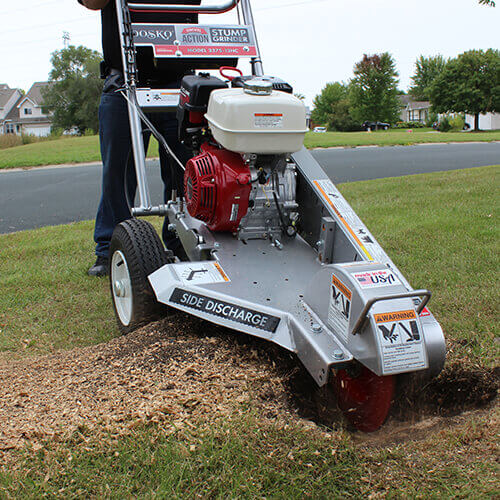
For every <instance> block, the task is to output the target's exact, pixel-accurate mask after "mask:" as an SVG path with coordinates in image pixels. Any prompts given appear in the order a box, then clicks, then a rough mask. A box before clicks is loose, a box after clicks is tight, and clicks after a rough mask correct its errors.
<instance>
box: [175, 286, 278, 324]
mask: <svg viewBox="0 0 500 500" xmlns="http://www.w3.org/2000/svg"><path fill="white" fill-rule="evenodd" d="M170 302H172V303H174V304H179V305H181V306H184V307H189V308H190V309H195V310H197V311H201V312H203V313H206V314H210V315H212V316H218V317H219V318H224V319H227V320H230V321H234V322H236V323H240V324H242V325H246V326H250V327H252V328H256V329H258V330H264V331H265V332H270V333H274V332H275V331H276V329H277V328H278V325H279V322H280V318H278V317H276V316H272V315H270V314H267V313H264V312H260V311H255V310H253V309H249V308H247V307H242V306H238V305H236V304H230V303H229V302H224V301H222V300H219V299H214V298H212V297H207V296H205V295H200V294H199V293H194V292H188V291H186V290H181V289H180V288H176V289H175V290H174V291H173V292H172V295H171V297H170Z"/></svg>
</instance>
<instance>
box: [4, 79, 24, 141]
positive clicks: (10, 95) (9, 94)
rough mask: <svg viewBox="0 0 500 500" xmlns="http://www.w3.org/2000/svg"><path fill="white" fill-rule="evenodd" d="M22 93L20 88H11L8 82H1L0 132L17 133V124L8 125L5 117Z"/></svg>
mask: <svg viewBox="0 0 500 500" xmlns="http://www.w3.org/2000/svg"><path fill="white" fill-rule="evenodd" d="M22 95H23V94H22V92H21V91H20V90H19V89H11V88H10V87H9V86H8V85H7V84H5V83H0V134H8V133H15V126H14V127H12V126H11V125H10V124H9V125H8V126H6V121H5V119H6V118H7V115H8V114H9V112H10V111H11V110H12V108H13V107H14V106H15V104H16V103H17V102H18V101H19V100H20V98H21V97H22ZM7 123H9V122H7Z"/></svg>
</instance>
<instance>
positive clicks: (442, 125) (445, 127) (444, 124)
mask: <svg viewBox="0 0 500 500" xmlns="http://www.w3.org/2000/svg"><path fill="white" fill-rule="evenodd" d="M437 129H438V130H439V131H440V132H449V131H450V130H451V124H450V118H449V117H448V116H444V117H443V118H441V121H440V122H439V124H438V127H437Z"/></svg>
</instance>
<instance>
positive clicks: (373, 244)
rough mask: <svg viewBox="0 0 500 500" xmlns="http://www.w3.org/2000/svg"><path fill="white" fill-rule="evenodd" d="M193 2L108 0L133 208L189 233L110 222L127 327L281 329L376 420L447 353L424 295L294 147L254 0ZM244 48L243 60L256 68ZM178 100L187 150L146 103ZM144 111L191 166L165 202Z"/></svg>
mask: <svg viewBox="0 0 500 500" xmlns="http://www.w3.org/2000/svg"><path fill="white" fill-rule="evenodd" d="M186 3H187V0H186ZM193 3H195V5H193V4H185V5H181V4H161V5H158V4H154V5H152V4H148V3H146V2H144V3H131V2H129V3H128V5H127V4H126V2H125V0H117V2H116V7H117V17H118V22H119V26H120V37H121V48H122V57H123V63H124V68H125V85H124V87H123V88H122V89H119V91H120V92H122V94H123V95H124V97H125V98H126V99H127V101H128V109H129V116H130V126H131V132H132V143H133V144H132V145H133V158H134V163H135V171H136V176H137V182H138V199H139V203H138V206H136V207H135V208H133V209H132V214H133V215H134V216H147V215H160V216H164V217H166V218H167V220H168V224H169V225H168V228H169V229H170V230H171V231H175V233H176V234H177V236H178V238H179V240H180V242H181V244H182V251H181V252H176V253H177V255H181V254H182V260H180V259H179V258H178V257H176V256H174V255H173V253H172V252H170V251H167V250H165V248H164V246H163V244H162V242H161V240H160V238H159V237H158V235H157V233H156V231H155V230H154V229H153V226H152V225H151V224H149V223H148V222H146V221H144V220H143V219H137V218H132V219H130V220H127V221H125V222H122V223H121V224H120V225H118V226H117V228H116V229H115V232H114V234H113V239H112V242H111V251H110V257H111V258H110V281H111V292H112V297H113V304H114V308H115V312H116V317H117V319H118V324H119V327H120V329H121V331H122V332H124V333H127V332H130V331H132V330H133V329H135V328H137V327H138V326H140V325H143V324H145V323H146V322H148V321H149V320H151V319H152V318H153V317H155V316H156V315H157V314H158V313H161V312H162V311H163V312H165V311H166V310H167V309H168V308H174V309H178V310H181V311H184V312H186V313H188V314H192V315H194V316H197V317H199V318H203V319H205V320H207V321H210V322H212V323H217V324H220V325H224V326H226V327H229V328H232V329H233V330H237V331H240V332H245V333H247V334H250V335H254V336H256V337H260V338H262V339H266V340H268V341H270V342H274V343H276V344H278V345H280V346H282V347H283V348H285V349H288V350H289V351H292V352H294V353H295V354H296V355H297V357H298V358H299V360H300V361H301V362H302V363H303V365H304V366H305V368H306V369H307V371H308V372H309V373H310V374H311V376H312V377H313V379H314V380H315V381H316V383H317V384H318V386H325V385H327V387H329V388H330V389H331V390H332V391H333V392H334V393H335V397H336V400H337V402H338V405H339V407H340V409H341V410H343V412H344V414H345V416H346V417H347V419H348V420H349V421H350V422H351V423H352V424H353V425H354V426H355V427H356V428H358V429H360V430H362V431H366V432H370V431H374V430H376V429H378V428H379V427H380V426H381V425H382V424H383V422H384V420H385V419H386V417H387V415H388V412H389V409H390V405H391V401H392V399H393V396H394V390H395V383H396V378H397V377H398V376H401V374H412V373H415V374H417V373H419V374H421V375H424V376H425V377H431V376H435V375H437V374H438V373H439V372H440V371H441V369H442V367H443V364H444V359H445V343H444V338H443V333H442V330H441V327H440V326H439V324H438V322H437V321H436V319H435V318H434V316H433V315H432V313H431V312H430V311H429V309H428V308H427V303H428V301H429V299H430V296H431V294H430V292H429V291H427V290H414V289H413V288H412V287H411V286H410V284H409V283H408V282H407V281H406V279H405V277H404V276H403V274H402V273H401V272H400V271H399V269H398V268H397V267H396V266H395V265H394V263H393V262H392V261H391V259H390V258H389V257H388V255H387V254H386V253H385V252H384V250H383V249H382V248H381V246H380V245H379V244H378V243H377V241H376V239H375V238H374V237H373V235H372V234H371V233H370V231H369V230H368V229H367V228H366V226H365V225H364V224H363V223H362V221H361V220H360V219H359V217H358V216H357V215H356V214H355V213H354V211H353V210H352V208H351V207H350V206H349V204H348V203H347V202H346V200H345V199H344V197H343V196H342V195H341V194H340V192H339V191H338V189H337V188H336V187H335V186H334V185H333V183H332V182H331V181H330V179H329V178H328V176H327V175H326V174H325V172H324V171H323V169H322V168H321V166H320V165H319V164H318V163H317V162H316V161H315V160H314V158H313V157H312V156H311V154H310V153H309V152H308V151H307V150H306V149H305V148H304V147H303V139H304V134H305V133H306V130H307V127H306V113H305V107H304V105H303V103H302V102H301V100H300V99H298V98H296V97H295V96H294V95H293V93H292V87H291V86H290V85H289V84H288V83H286V82H285V81H283V80H281V79H279V78H277V77H273V76H267V75H265V74H264V70H263V65H262V62H261V58H260V53H259V46H258V43H257V39H256V33H255V27H254V22H253V17H252V10H251V5H250V0H226V1H225V2H223V3H221V4H218V5H214V4H210V5H204V4H203V3H202V4H199V2H196V0H195V1H194V2H193ZM231 9H236V10H237V13H238V21H239V24H235V25H211V24H210V25H206V24H140V23H135V22H134V16H135V15H136V13H138V12H151V11H153V12H155V11H161V12H177V13H178V12H182V13H208V14H217V13H222V12H227V11H228V10H231ZM238 59H249V60H250V66H251V68H252V74H251V75H243V73H242V72H241V71H240V70H238V69H236V67H237V64H238ZM172 68H176V69H177V70H180V71H184V70H185V71H184V72H185V73H188V74H186V76H184V78H183V79H182V83H181V88H180V89H171V88H168V86H167V85H166V84H164V81H165V78H164V77H163V76H162V75H163V74H166V71H169V70H171V69H172ZM193 69H196V70H198V73H195V72H193V71H192V70H193ZM207 70H220V74H221V76H222V78H217V77H215V76H212V75H211V74H209V73H208V72H206V71H207ZM204 71H205V72H204ZM172 111H175V112H176V113H177V118H178V122H179V130H178V135H179V141H181V142H182V143H183V144H184V145H185V146H186V147H187V148H188V149H189V150H190V151H191V152H192V155H191V158H190V159H189V160H188V161H187V163H185V164H184V163H183V162H182V161H180V160H179V158H176V157H175V155H173V152H172V151H171V149H170V146H169V145H168V144H167V143H166V141H165V139H164V138H163V137H162V136H161V135H160V134H159V133H158V132H157V131H156V130H155V129H154V127H153V126H152V125H151V123H150V122H149V120H148V119H147V116H146V112H148V113H150V112H172ZM141 122H142V123H144V124H145V126H146V128H149V129H150V130H151V131H152V133H153V134H154V135H155V136H156V137H157V138H158V140H159V142H160V144H161V145H162V147H164V148H165V150H167V151H169V154H170V155H171V156H172V158H174V160H175V162H176V165H177V166H178V168H182V169H183V170H184V185H183V192H184V194H183V196H180V195H179V193H181V192H182V189H180V187H179V186H174V188H175V189H174V191H173V193H172V200H171V201H169V202H168V203H167V204H166V205H160V206H152V204H151V201H150V197H149V191H148V185H147V181H146V170H145V152H144V145H143V141H142V135H141V134H142V123H141ZM425 377H421V378H420V377H419V379H418V380H424V378H425Z"/></svg>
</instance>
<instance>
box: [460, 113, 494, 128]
mask: <svg viewBox="0 0 500 500" xmlns="http://www.w3.org/2000/svg"><path fill="white" fill-rule="evenodd" d="M465 123H468V124H469V125H470V127H471V128H474V115H469V114H468V113H466V115H465ZM479 129H480V130H499V129H500V113H481V114H480V115H479Z"/></svg>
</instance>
